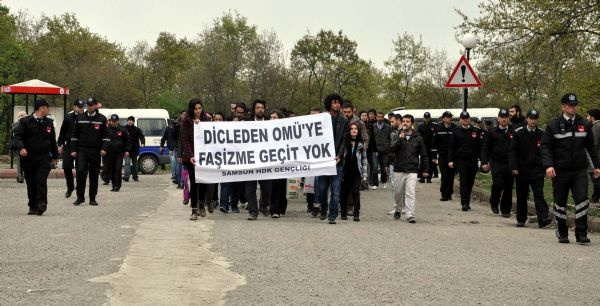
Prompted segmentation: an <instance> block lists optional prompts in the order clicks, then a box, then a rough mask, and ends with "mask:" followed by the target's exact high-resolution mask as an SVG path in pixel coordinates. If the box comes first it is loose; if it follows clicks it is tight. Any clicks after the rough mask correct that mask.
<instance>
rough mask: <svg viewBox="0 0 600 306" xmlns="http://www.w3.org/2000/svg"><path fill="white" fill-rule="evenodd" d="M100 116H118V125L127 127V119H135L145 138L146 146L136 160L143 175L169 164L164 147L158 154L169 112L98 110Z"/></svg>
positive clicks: (136, 109) (121, 109) (119, 109)
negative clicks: (131, 117)
mask: <svg viewBox="0 0 600 306" xmlns="http://www.w3.org/2000/svg"><path fill="white" fill-rule="evenodd" d="M98 110H99V111H100V113H101V114H103V115H104V116H106V118H107V119H109V118H110V116H111V115H112V114H117V115H118V116H119V123H120V124H121V125H122V126H125V125H127V117H129V116H133V117H135V125H136V126H137V127H139V128H140V129H141V130H142V133H144V137H145V138H146V146H144V147H141V148H140V155H139V158H138V165H139V169H140V171H141V172H142V173H143V174H153V173H154V172H156V169H158V165H165V164H170V163H171V158H170V156H169V150H168V149H167V148H166V147H165V150H164V151H163V154H160V139H161V138H162V136H163V134H164V132H165V129H166V128H167V126H168V125H169V112H167V110H165V109H145V108H100V109H98Z"/></svg>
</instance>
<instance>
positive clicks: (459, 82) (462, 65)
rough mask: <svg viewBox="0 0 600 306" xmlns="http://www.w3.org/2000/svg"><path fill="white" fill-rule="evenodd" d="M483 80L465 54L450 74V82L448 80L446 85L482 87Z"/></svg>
mask: <svg viewBox="0 0 600 306" xmlns="http://www.w3.org/2000/svg"><path fill="white" fill-rule="evenodd" d="M480 86H481V81H479V78H478V77H477V75H476V74H475V71H473V68H471V65H469V61H467V58H466V57H465V56H464V55H463V56H462V57H461V58H460V60H459V61H458V64H456V67H454V71H452V74H451V75H450V78H449V79H448V82H446V87H480Z"/></svg>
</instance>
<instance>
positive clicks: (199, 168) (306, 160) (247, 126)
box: [194, 113, 336, 183]
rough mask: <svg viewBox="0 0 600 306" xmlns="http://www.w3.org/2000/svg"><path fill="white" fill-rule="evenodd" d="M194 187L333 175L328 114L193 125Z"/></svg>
mask: <svg viewBox="0 0 600 306" xmlns="http://www.w3.org/2000/svg"><path fill="white" fill-rule="evenodd" d="M194 156H195V158H196V182H198V183H223V182H235V181H251V180H268V179H277V178H290V177H304V176H319V175H335V174H336V162H335V146H334V143H333V130H332V126H331V115H329V114H328V113H322V114H316V115H308V116H299V117H293V118H286V119H278V120H269V121H234V122H199V123H197V124H195V125H194Z"/></svg>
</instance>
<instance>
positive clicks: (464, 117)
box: [448, 111, 482, 211]
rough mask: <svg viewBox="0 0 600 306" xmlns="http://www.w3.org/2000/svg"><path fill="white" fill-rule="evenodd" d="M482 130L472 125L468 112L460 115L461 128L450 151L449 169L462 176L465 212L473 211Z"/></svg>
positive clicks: (461, 189) (453, 137)
mask: <svg viewBox="0 0 600 306" xmlns="http://www.w3.org/2000/svg"><path fill="white" fill-rule="evenodd" d="M481 142H482V140H481V130H479V129H478V128H476V127H474V126H472V125H471V116H470V115H469V113H468V112H466V111H463V112H461V113H460V127H458V128H457V129H455V130H454V131H453V132H452V138H451V144H450V146H449V149H448V156H449V159H450V161H449V162H448V167H449V168H453V169H456V170H457V171H458V175H459V176H460V204H461V206H462V210H463V211H468V210H470V209H471V206H470V202H471V191H472V190H473V184H474V183H475V176H476V175H477V170H478V169H479V167H478V164H477V162H478V160H479V157H480V155H481Z"/></svg>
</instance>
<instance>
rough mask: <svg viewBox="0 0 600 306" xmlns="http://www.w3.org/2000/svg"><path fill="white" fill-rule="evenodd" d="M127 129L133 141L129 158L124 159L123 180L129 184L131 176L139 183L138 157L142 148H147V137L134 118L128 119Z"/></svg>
mask: <svg viewBox="0 0 600 306" xmlns="http://www.w3.org/2000/svg"><path fill="white" fill-rule="evenodd" d="M125 129H126V130H127V133H129V138H130V139H131V150H130V151H129V156H125V158H124V159H123V160H124V161H125V174H124V175H123V180H124V181H125V182H129V176H130V175H131V176H132V177H133V180H134V181H136V182H137V181H138V156H139V155H140V147H144V146H146V137H144V132H142V129H140V128H139V127H137V126H135V117H134V116H129V117H127V125H126V126H125ZM175 142H177V138H176V139H175Z"/></svg>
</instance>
